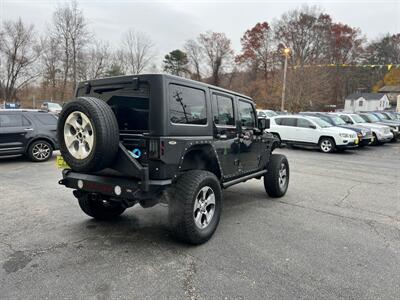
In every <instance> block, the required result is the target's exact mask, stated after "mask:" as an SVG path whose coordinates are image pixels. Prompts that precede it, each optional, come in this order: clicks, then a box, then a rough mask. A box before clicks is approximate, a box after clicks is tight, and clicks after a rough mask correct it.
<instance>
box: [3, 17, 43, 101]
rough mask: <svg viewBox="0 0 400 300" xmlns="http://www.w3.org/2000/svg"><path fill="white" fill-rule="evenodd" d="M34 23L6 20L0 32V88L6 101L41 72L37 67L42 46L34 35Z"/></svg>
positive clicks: (12, 98) (14, 96) (13, 98)
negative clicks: (25, 23) (26, 23)
mask: <svg viewBox="0 0 400 300" xmlns="http://www.w3.org/2000/svg"><path fill="white" fill-rule="evenodd" d="M34 36H35V35H34V27H33V25H30V26H26V25H24V24H23V23H22V21H21V19H19V20H17V21H14V22H4V23H3V30H2V32H1V34H0V61H1V65H0V68H1V69H0V73H1V74H2V75H0V76H1V77H0V90H1V91H2V93H3V98H4V100H5V101H11V100H15V98H16V93H17V92H18V91H19V90H21V89H22V88H24V87H25V86H26V85H27V84H28V83H29V82H31V81H32V80H33V79H35V78H37V77H38V76H39V75H40V73H39V71H38V70H37V69H36V68H35V67H36V65H35V63H36V61H37V59H38V58H39V56H40V47H39V45H38V43H37V41H36V39H35V37H34Z"/></svg>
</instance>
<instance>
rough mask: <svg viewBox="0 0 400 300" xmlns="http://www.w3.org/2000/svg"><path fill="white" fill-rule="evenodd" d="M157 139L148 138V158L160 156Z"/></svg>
mask: <svg viewBox="0 0 400 300" xmlns="http://www.w3.org/2000/svg"><path fill="white" fill-rule="evenodd" d="M159 143H160V141H159V140H149V158H160V151H159V145H160V144H159Z"/></svg>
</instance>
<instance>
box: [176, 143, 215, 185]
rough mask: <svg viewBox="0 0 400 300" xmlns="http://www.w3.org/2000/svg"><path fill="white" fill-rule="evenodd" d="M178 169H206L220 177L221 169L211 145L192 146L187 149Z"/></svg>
mask: <svg viewBox="0 0 400 300" xmlns="http://www.w3.org/2000/svg"><path fill="white" fill-rule="evenodd" d="M180 170H181V171H188V170H207V171H209V172H211V173H214V175H215V176H217V178H218V179H221V170H220V168H219V164H218V160H217V157H216V155H215V152H214V149H213V148H212V147H211V145H200V146H194V147H193V148H191V149H189V151H188V152H186V154H185V157H184V159H183V163H182V165H181V169H180Z"/></svg>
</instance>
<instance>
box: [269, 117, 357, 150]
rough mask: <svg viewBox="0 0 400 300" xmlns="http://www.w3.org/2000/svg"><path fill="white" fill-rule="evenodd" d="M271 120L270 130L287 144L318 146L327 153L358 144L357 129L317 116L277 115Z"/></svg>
mask: <svg viewBox="0 0 400 300" xmlns="http://www.w3.org/2000/svg"><path fill="white" fill-rule="evenodd" d="M270 120H271V121H270V129H269V132H271V133H272V134H273V135H275V136H276V137H277V138H279V139H280V141H281V142H283V143H285V144H296V145H304V146H317V147H318V148H319V149H320V150H321V151H322V152H325V153H329V152H333V151H334V150H344V149H346V148H350V147H355V146H357V144H358V137H357V133H356V132H355V131H353V130H350V129H346V128H340V127H335V126H332V125H331V124H329V123H328V122H326V121H324V120H321V119H320V118H317V117H306V116H296V115H293V116H277V117H273V118H271V119H270Z"/></svg>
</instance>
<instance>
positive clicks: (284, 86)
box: [281, 47, 290, 111]
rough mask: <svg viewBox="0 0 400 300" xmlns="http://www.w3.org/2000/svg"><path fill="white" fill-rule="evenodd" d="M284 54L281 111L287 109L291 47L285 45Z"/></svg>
mask: <svg viewBox="0 0 400 300" xmlns="http://www.w3.org/2000/svg"><path fill="white" fill-rule="evenodd" d="M283 54H284V55H285V66H284V67H283V86H282V102H281V111H284V110H285V92H286V73H287V64H288V57H289V54H290V49H289V48H287V47H285V49H283Z"/></svg>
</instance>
